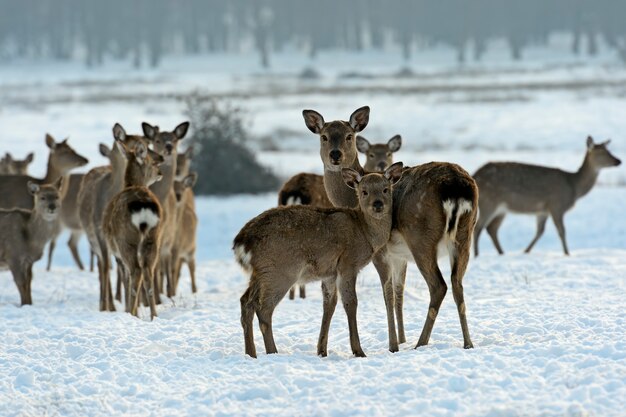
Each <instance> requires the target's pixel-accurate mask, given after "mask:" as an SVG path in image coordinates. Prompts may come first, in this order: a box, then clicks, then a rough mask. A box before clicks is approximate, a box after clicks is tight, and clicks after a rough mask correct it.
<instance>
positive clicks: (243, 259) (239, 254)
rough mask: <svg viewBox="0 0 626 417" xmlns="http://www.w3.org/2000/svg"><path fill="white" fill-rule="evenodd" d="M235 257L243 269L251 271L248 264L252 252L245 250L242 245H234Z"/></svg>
mask: <svg viewBox="0 0 626 417" xmlns="http://www.w3.org/2000/svg"><path fill="white" fill-rule="evenodd" d="M235 258H236V259H237V262H239V265H241V267H242V268H243V270H244V271H246V272H247V273H248V274H250V273H252V266H251V265H250V261H251V260H252V254H251V253H250V252H247V251H246V248H245V247H244V245H237V246H235Z"/></svg>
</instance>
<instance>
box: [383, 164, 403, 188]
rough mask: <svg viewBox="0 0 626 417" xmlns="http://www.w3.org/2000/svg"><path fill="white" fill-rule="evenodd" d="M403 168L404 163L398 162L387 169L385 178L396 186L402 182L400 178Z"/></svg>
mask: <svg viewBox="0 0 626 417" xmlns="http://www.w3.org/2000/svg"><path fill="white" fill-rule="evenodd" d="M402 168H403V164H402V162H396V163H395V164H393V165H391V166H390V167H389V168H387V169H386V170H385V173H384V174H383V175H384V176H385V178H387V179H388V180H389V181H391V183H392V184H395V183H397V182H398V181H399V180H400V178H402Z"/></svg>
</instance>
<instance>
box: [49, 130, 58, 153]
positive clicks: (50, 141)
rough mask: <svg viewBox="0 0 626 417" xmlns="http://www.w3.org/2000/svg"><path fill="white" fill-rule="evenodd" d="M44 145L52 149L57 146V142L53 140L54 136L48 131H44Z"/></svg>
mask: <svg viewBox="0 0 626 417" xmlns="http://www.w3.org/2000/svg"><path fill="white" fill-rule="evenodd" d="M46 145H47V146H48V148H50V149H54V148H56V147H57V143H56V142H55V141H54V138H53V137H52V136H51V135H50V134H49V133H46Z"/></svg>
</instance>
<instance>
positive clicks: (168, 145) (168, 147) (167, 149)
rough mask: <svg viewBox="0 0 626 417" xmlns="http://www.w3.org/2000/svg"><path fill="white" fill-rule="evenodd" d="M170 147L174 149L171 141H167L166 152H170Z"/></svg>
mask: <svg viewBox="0 0 626 417" xmlns="http://www.w3.org/2000/svg"><path fill="white" fill-rule="evenodd" d="M172 149H174V146H172V144H171V143H168V144H167V145H165V150H166V151H167V153H171V152H172Z"/></svg>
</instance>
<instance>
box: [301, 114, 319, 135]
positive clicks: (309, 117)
mask: <svg viewBox="0 0 626 417" xmlns="http://www.w3.org/2000/svg"><path fill="white" fill-rule="evenodd" d="M302 116H303V117H304V124H305V125H306V127H308V128H309V130H310V131H311V132H313V133H315V134H317V135H319V134H320V132H321V131H322V128H323V127H324V118H323V117H322V115H321V114H319V113H318V112H316V111H315V110H302Z"/></svg>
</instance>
